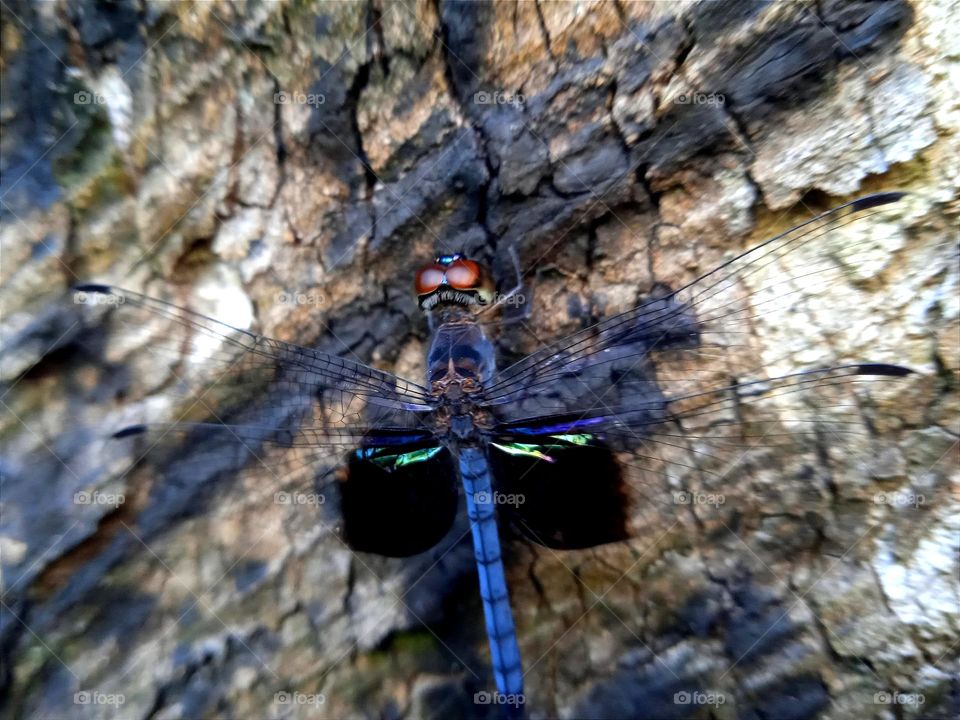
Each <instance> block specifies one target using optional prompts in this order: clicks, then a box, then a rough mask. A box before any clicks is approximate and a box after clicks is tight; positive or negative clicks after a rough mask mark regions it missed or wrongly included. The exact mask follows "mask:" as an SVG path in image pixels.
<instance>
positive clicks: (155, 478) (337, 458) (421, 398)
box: [74, 285, 456, 555]
mask: <svg viewBox="0 0 960 720" xmlns="http://www.w3.org/2000/svg"><path fill="white" fill-rule="evenodd" d="M74 300H75V302H81V303H83V304H85V305H87V306H89V307H85V308H84V310H87V311H89V313H90V314H91V315H92V317H91V319H90V322H89V325H88V326H89V328H90V332H89V333H88V340H89V341H90V343H91V344H92V345H94V346H96V347H98V348H99V349H100V352H101V353H102V355H103V357H101V358H99V362H98V365H100V366H106V367H110V366H111V363H112V364H113V366H114V367H117V368H119V367H121V366H122V367H129V366H132V370H133V372H134V373H136V375H137V379H138V381H139V382H140V384H141V385H142V386H143V387H138V388H137V390H136V391H139V392H142V394H143V400H142V402H141V403H137V404H135V407H139V408H141V412H140V414H139V415H138V416H136V417H134V418H133V420H134V422H132V423H131V424H129V425H126V426H123V427H122V428H121V429H120V430H119V431H117V432H115V434H114V440H113V441H112V442H113V443H114V444H119V445H122V446H123V448H124V449H125V453H126V455H125V457H126V459H127V460H128V465H127V466H126V467H127V474H129V473H131V472H132V473H136V475H137V477H138V478H140V477H144V478H145V479H146V481H147V482H148V483H149V486H150V492H149V499H148V500H147V501H146V502H145V506H144V512H143V513H141V514H140V516H139V520H138V522H139V523H140V524H141V526H142V527H143V529H149V528H156V529H162V528H164V527H165V526H167V525H168V524H169V522H170V519H171V517H172V516H192V515H195V514H199V513H201V512H204V511H205V509H208V508H209V506H210V505H212V504H214V503H215V498H216V497H217V494H218V493H221V492H241V493H243V495H244V497H245V498H247V501H248V502H249V503H254V504H255V503H279V504H311V505H322V504H325V503H326V502H327V501H328V500H337V501H338V502H339V504H341V505H343V508H342V512H341V513H339V514H337V517H338V518H341V516H342V518H341V519H342V524H341V525H339V526H338V528H337V529H339V530H340V531H341V535H342V536H344V538H345V539H346V541H347V542H348V544H349V545H351V546H352V547H354V548H355V549H363V550H368V551H370V552H379V553H381V554H385V555H406V554H412V553H415V552H420V551H422V550H425V549H427V548H428V547H430V545H432V544H433V543H434V542H436V540H437V539H439V537H442V535H443V533H444V532H445V531H446V529H448V528H449V526H450V524H451V523H452V514H451V513H450V511H449V506H450V503H451V500H450V497H451V495H450V493H451V492H453V503H454V505H455V501H456V484H455V477H456V475H455V472H453V471H451V472H449V473H447V474H446V475H445V476H444V475H443V471H444V470H445V464H446V465H449V462H450V461H449V457H448V456H445V455H443V456H440V457H433V456H431V457H430V458H426V457H423V456H422V453H423V451H424V449H425V448H430V447H432V448H434V449H435V450H438V449H439V448H438V444H437V442H436V441H435V440H434V435H433V429H432V426H431V419H432V416H431V412H430V411H432V410H433V408H434V402H433V399H432V398H431V396H430V395H429V393H427V391H426V390H425V389H424V388H422V387H420V386H418V385H416V384H415V383H411V382H408V381H406V380H403V379H401V378H399V377H396V376H394V375H391V374H389V373H386V372H382V371H380V370H376V369H374V368H370V367H368V366H366V365H363V364H361V363H358V362H353V361H350V360H346V359H344V358H340V357H336V356H333V355H328V354H325V353H322V352H319V351H316V350H311V349H309V348H303V347H299V346H297V345H293V344H290V343H285V342H281V341H279V340H274V339H272V338H268V337H265V336H262V335H258V334H256V333H252V332H250V331H247V330H243V329H239V328H235V327H231V326H229V325H226V324H224V323H221V322H219V321H216V320H212V319H211V318H208V317H205V316H203V315H199V314H197V313H193V312H191V311H189V310H185V309H183V308H180V307H177V306H175V305H171V304H168V303H166V302H163V301H161V300H156V299H153V298H149V297H146V296H143V295H139V294H137V293H131V292H128V291H124V290H119V289H116V288H112V287H106V286H99V285H96V286H95V285H85V286H79V287H77V288H75V289H74ZM96 330H101V331H102V335H100V337H102V338H105V339H104V340H103V342H102V343H101V344H100V345H98V344H97V342H95V341H94V339H95V338H96V337H97V335H96ZM92 338H93V339H92ZM156 406H159V409H158V410H156V411H154V407H156ZM158 416H159V417H161V418H163V419H164V420H167V419H170V420H173V421H174V422H153V420H154V419H156V418H157V417H158ZM127 443H130V444H129V445H127ZM376 453H379V455H376ZM417 453H421V455H417ZM435 454H436V453H435ZM375 455H376V456H375ZM391 455H392V456H396V457H399V458H402V459H404V460H403V461H401V462H400V463H399V464H396V463H395V465H396V467H389V472H387V471H385V469H384V468H387V467H388V463H387V462H386V461H385V460H384V459H383V458H384V457H388V456H391ZM412 458H419V462H416V463H411V464H410V467H407V466H406V465H405V464H404V462H408V461H411V459H412ZM129 461H132V465H130V464H129ZM413 465H415V466H416V467H415V468H414V467H413ZM344 466H345V468H346V470H345V471H344V470H343V468H344ZM338 468H341V472H340V473H339V474H338V473H337V469H338ZM444 483H445V484H444ZM418 497H431V498H433V500H432V505H430V506H429V507H425V506H424V504H423V503H422V502H418V501H417V498H418ZM402 518H407V520H406V522H410V518H416V519H417V521H416V522H413V523H411V525H410V526H408V527H407V528H406V536H404V537H399V536H393V537H391V534H390V533H389V532H388V530H389V528H390V527H392V525H391V523H392V524H393V525H396V524H397V523H399V522H403V520H402Z"/></svg>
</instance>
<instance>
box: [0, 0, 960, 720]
mask: <svg viewBox="0 0 960 720" xmlns="http://www.w3.org/2000/svg"><path fill="white" fill-rule="evenodd" d="M0 17H2V34H3V39H4V43H3V49H2V52H0V61H2V66H0V69H2V73H3V90H2V109H3V112H2V117H0V122H2V129H3V139H2V170H3V175H2V181H0V199H2V201H3V204H2V207H0V212H2V215H0V216H2V218H3V228H2V230H0V236H2V242H3V260H4V262H3V267H2V268H0V273H2V288H0V298H2V307H3V316H2V318H0V320H2V332H3V354H2V371H3V382H4V388H5V390H6V393H5V395H4V398H3V402H4V412H3V413H2V414H0V418H2V420H0V422H2V423H3V425H2V431H0V433H2V434H0V437H2V439H3V442H2V465H0V470H2V473H3V492H2V498H0V500H2V504H0V515H2V517H0V553H2V558H0V560H2V571H3V605H2V608H0V611H2V614H0V618H2V627H0V653H2V658H3V663H2V668H3V669H2V677H0V682H2V686H3V692H2V693H0V695H2V696H3V700H2V701H0V702H2V703H3V706H4V707H5V711H6V712H10V713H12V714H13V715H15V716H21V717H49V718H59V717H124V718H134V717H153V718H174V717H187V718H195V717H214V716H217V717H220V716H227V717H268V716H269V717H288V716H289V717H301V716H302V717H330V718H346V717H391V718H393V717H405V718H426V717H436V718H446V717H494V715H493V713H494V712H495V711H496V708H492V707H490V706H483V705H476V704H475V703H474V698H473V693H474V692H476V691H479V690H482V689H484V688H485V687H488V686H489V685H490V681H489V670H488V659H487V657H486V654H485V653H486V649H485V644H486V641H485V638H484V636H483V631H482V627H483V625H482V614H481V610H480V604H479V601H478V599H477V597H476V580H475V571H474V569H473V567H472V556H471V552H470V546H469V538H463V540H462V542H459V543H455V542H450V543H447V544H446V545H444V546H442V547H441V548H440V550H438V551H437V552H436V553H434V554H428V555H427V556H424V557H418V558H416V559H413V560H411V561H409V562H398V561H387V560H383V559H377V558H371V557H367V556H363V557H358V556H355V555H353V554H351V553H349V552H348V551H347V550H345V549H344V547H343V546H342V544H340V543H339V541H337V540H336V538H334V537H333V536H332V535H331V534H330V533H327V532H324V531H323V526H322V524H319V523H318V520H317V517H316V515H315V514H313V513H310V512H305V511H304V509H303V508H298V507H291V506H289V505H283V504H276V503H268V504H267V506H266V507H265V506H264V503H262V502H256V501H254V500H252V499H251V498H253V497H254V495H256V497H263V496H264V494H266V496H268V497H272V496H273V491H274V490H276V489H278V488H279V486H277V487H274V486H273V484H272V483H273V481H272V480H271V479H269V478H263V479H262V482H261V483H260V484H259V485H258V486H252V485H251V484H250V483H249V482H239V481H238V482H236V483H234V484H232V485H227V486H223V487H220V486H204V487H183V488H180V489H179V490H177V491H176V493H174V492H173V491H172V490H171V495H170V496H169V498H168V502H167V503H166V504H165V505H162V506H161V505H159V504H157V501H156V500H155V498H151V496H150V494H149V489H145V488H143V487H139V486H137V485H136V483H135V482H134V480H133V477H132V476H127V475H125V474H124V472H123V471H124V469H125V467H126V465H125V464H124V463H125V462H126V461H128V460H129V458H125V457H119V456H117V455H115V454H111V452H110V451H109V450H107V449H105V448H106V447H107V444H108V438H107V436H108V435H109V432H110V431H111V430H113V429H116V428H118V427H121V426H122V425H123V424H124V423H128V422H130V421H131V419H134V418H136V417H138V416H139V414H140V413H141V412H142V411H143V410H144V408H145V407H147V406H148V405H149V404H150V402H151V398H154V397H155V396H157V395H159V394H160V392H161V391H162V390H163V389H164V385H165V383H169V382H170V377H171V376H170V374H169V373H170V367H167V366H164V365H160V364H158V363H157V362H156V361H155V360H151V359H150V357H149V348H150V337H149V334H147V333H144V335H143V337H141V338H140V340H139V344H137V343H134V345H133V346H131V347H127V348H124V349H123V350H124V352H122V353H119V354H118V353H117V352H115V351H116V348H112V350H111V348H110V347H109V346H108V343H107V341H108V338H102V337H97V336H95V335H91V334H90V332H89V328H87V327H86V326H84V325H83V324H82V323H79V322H78V317H79V316H78V315H77V314H76V308H72V307H70V305H69V303H66V302H65V301H64V298H65V297H67V291H68V288H69V287H70V286H71V285H72V284H74V283H77V282H80V281H84V282H107V283H112V284H116V285H119V286H121V287H125V288H129V289H131V290H135V291H139V292H144V293H146V294H148V295H153V296H158V297H163V298H167V299H169V300H171V301H173V302H176V303H177V304H180V305H184V306H189V307H191V308H193V309H195V310H197V311H199V312H203V313H205V314H207V315H210V316H212V317H216V318H219V319H222V320H224V321H225V322H228V323H232V324H244V326H249V327H251V328H253V329H256V330H257V331H258V332H262V333H264V334H266V335H268V336H271V337H277V338H281V339H284V340H288V341H291V342H296V343H298V344H301V345H307V346H310V347H317V348H320V349H322V350H325V351H327V352H332V353H336V354H342V355H344V356H349V357H358V358H360V359H361V360H363V361H364V362H368V363H370V364H373V365H375V366H376V367H379V368H382V369H386V370H390V371H392V372H396V373H398V374H400V375H401V376H403V377H409V378H412V379H415V380H418V381H419V379H420V377H422V373H423V360H422V357H423V353H424V348H425V343H426V341H427V329H426V325H425V323H424V321H423V320H422V318H421V317H420V316H419V315H418V313H417V311H416V302H415V299H414V298H413V295H412V293H411V292H410V286H411V281H412V277H413V274H414V272H415V270H416V268H417V267H418V266H419V265H421V264H423V263H424V262H427V261H429V260H430V259H431V258H432V257H433V256H434V255H435V254H437V253H440V252H453V251H462V252H465V253H466V254H469V255H471V256H475V257H478V258H480V259H483V260H489V261H492V262H493V268H494V273H495V275H496V277H497V279H498V281H499V284H500V286H501V287H508V286H509V285H510V284H511V279H512V275H511V273H512V268H511V265H510V262H509V253H508V252H507V251H508V249H509V248H514V249H515V250H516V251H517V252H518V254H519V257H520V259H521V265H522V267H523V268H524V270H526V271H527V273H526V278H525V286H524V290H523V292H524V293H526V294H527V295H528V297H529V298H532V302H533V306H534V311H533V314H532V316H531V317H530V318H529V319H528V320H527V321H526V325H527V326H529V328H530V329H531V331H530V332H526V331H524V330H520V329H518V328H516V327H514V328H509V329H507V330H506V331H505V332H504V333H503V334H502V335H501V336H500V338H499V343H500V349H501V351H502V354H503V356H504V357H505V358H515V357H519V356H520V355H521V354H523V353H525V352H529V351H532V350H534V349H535V348H536V347H537V345H538V343H539V342H540V340H541V339H544V340H549V339H552V338H556V337H559V336H560V335H562V334H563V333H566V332H570V331H573V330H576V329H579V328H580V327H582V326H583V325H584V323H586V322H588V321H589V320H590V319H591V318H596V317H600V316H603V315H604V314H606V313H608V312H611V311H613V310H615V309H622V308H624V307H629V306H630V305H631V304H632V303H635V302H637V300H638V299H639V298H641V297H643V296H644V295H645V294H647V293H649V292H651V291H652V290H653V289H654V288H655V287H656V286H658V285H669V286H672V287H676V286H677V285H678V284H679V283H681V282H683V281H685V280H689V279H691V278H692V277H696V276H697V275H698V274H700V273H702V272H703V271H705V270H708V269H710V268H711V267H712V266H713V265H716V264H717V263H719V262H720V261H722V260H723V258H724V257H728V256H729V254H730V253H731V252H733V251H739V250H742V249H745V248H748V247H750V246H752V245H753V244H755V243H756V242H758V241H760V240H762V239H764V238H765V237H768V236H770V235H773V234H775V233H776V232H778V231H781V230H783V229H785V228H788V227H790V226H792V225H793V224H796V223H797V222H799V221H801V220H803V219H806V218H808V217H809V216H810V215H811V212H812V211H819V210H823V209H826V208H827V207H830V206H832V205H836V204H839V203H840V202H842V201H843V200H845V199H848V198H850V197H854V196H856V195H859V194H863V193H866V192H873V191H879V190H887V189H905V190H910V191H914V192H915V195H914V196H913V197H912V198H911V199H910V200H909V202H907V203H905V204H904V205H903V206H902V207H900V208H899V209H896V210H894V211H892V212H890V213H889V214H887V215H885V216H884V218H883V226H882V232H881V231H878V232H879V234H880V235H881V236H882V238H881V239H880V240H878V249H877V253H878V260H877V262H878V265H877V267H876V268H874V269H873V270H867V269H863V274H862V275H859V276H858V277H856V278H853V279H852V280H851V283H850V286H849V287H844V288H842V289H838V290H837V294H836V295H835V296H833V295H830V296H825V297H814V298H811V300H810V303H809V306H808V307H807V312H806V314H805V315H804V316H803V318H798V317H789V318H788V317H783V318H780V317H763V318H760V319H758V320H757V322H756V325H755V328H754V335H755V337H754V340H755V341H756V342H757V343H758V346H759V347H760V353H761V355H762V354H763V353H764V352H766V351H768V350H769V351H772V350H773V349H776V350H777V351H778V353H779V356H782V355H783V352H784V350H785V349H787V350H789V354H790V358H791V362H792V363H794V365H795V366H796V367H799V366H801V365H802V364H803V363H804V362H806V361H807V360H808V357H807V356H808V355H809V354H810V353H811V352H814V351H816V352H819V351H821V350H822V351H823V353H825V356H829V357H838V358H853V359H859V360H870V361H876V362H892V363H901V364H905V365H909V366H910V367H911V368H913V369H915V370H917V373H916V374H915V375H914V376H911V377H910V378H908V379H906V380H905V381H904V383H903V384H902V385H900V386H898V389H897V390H896V391H894V392H892V393H889V394H886V395H883V396H881V397H878V398H873V399H872V401H871V404H870V405H869V407H868V406H864V408H863V413H864V417H865V423H867V424H868V426H869V430H870V433H871V434H872V436H873V437H872V439H873V442H874V443H875V444H874V447H875V448H876V456H875V462H874V463H873V464H872V465H871V467H862V466H849V465H842V466H838V467H836V468H834V472H833V473H832V477H831V482H830V483H829V484H828V485H823V486H817V487H814V488H805V489H801V490H797V488H798V487H799V485H798V484H797V482H795V479H794V480H792V481H788V480H787V479H786V476H787V472H788V471H787V468H788V467H792V466H793V459H792V458H789V457H784V458H783V468H784V474H783V476H782V477H781V476H778V477H773V478H770V477H765V476H762V475H760V474H753V475H750V474H748V473H746V472H745V473H744V474H743V476H738V477H736V478H731V480H730V483H731V485H730V487H729V488H727V489H726V491H727V492H728V493H729V494H730V496H731V497H734V496H736V497H738V498H740V500H739V501H738V504H737V506H736V507H729V508H728V511H729V512H727V513H726V514H725V515H724V521H723V523H722V524H720V525H717V524H711V523H709V522H705V521H704V519H703V518H698V517H694V516H693V515H691V516H690V517H687V518H686V519H685V520H683V521H682V522H680V524H679V525H676V524H675V525H670V524H669V523H670V522H672V521H673V519H672V518H670V519H669V521H668V522H666V523H664V524H663V525H662V526H661V525H660V524H659V522H658V523H656V524H654V525H652V526H651V528H650V530H649V532H648V533H647V534H646V535H645V536H644V537H640V538H638V539H637V540H636V541H632V542H630V543H625V544H622V545H617V546H605V547H602V548H600V549H596V550H591V551H576V552H569V553H554V552H552V551H548V550H545V549H534V548H532V547H528V546H526V545H520V546H517V547H516V548H515V549H514V550H513V553H512V555H511V557H510V562H509V565H508V576H509V577H508V580H509V582H510V585H511V593H512V600H513V605H514V608H515V613H516V619H517V626H518V631H519V635H520V644H521V649H522V651H523V654H524V657H525V662H526V669H527V671H528V675H527V678H526V683H527V693H528V694H527V698H526V703H527V711H528V713H529V714H530V715H531V717H565V718H581V717H616V718H620V717H624V718H625V717H632V718H633V717H648V718H657V719H659V718H669V717H690V716H694V717H713V716H716V717H731V718H732V717H741V718H757V719H759V718H808V717H823V718H837V719H840V718H862V717H884V718H902V717H928V718H946V717H957V716H958V715H960V681H958V677H960V660H958V656H960V612H958V610H960V587H958V574H960V565H958V538H960V492H958V489H960V470H958V466H960V459H958V445H957V439H958V437H960V394H958V391H957V389H958V385H960V377H958V370H960V301H958V297H960V280H958V265H957V219H958V205H957V193H958V188H960V143H958V140H957V133H958V130H960V102H958V100H957V93H956V82H957V77H958V74H960V46H958V45H957V41H956V39H955V37H956V34H955V32H954V29H955V27H956V26H957V24H958V23H960V14H958V6H957V5H956V4H951V3H949V2H947V1H946V0H943V1H934V0H929V1H921V0H917V1H915V2H905V1H894V2H886V3H878V4H873V3H866V2H849V3H846V2H834V1H833V0H828V1H824V2H817V3H814V2H796V3H772V4H766V3H760V2H750V1H747V2H730V3H714V2H693V3H682V4H681V3H677V4H673V3H659V2H658V3H654V2H649V3H648V2H629V1H625V0H622V1H613V2H605V1H604V2H554V1H542V2H539V1H533V0H530V1H523V2H520V1H517V2H507V1H504V2H449V1H447V0H438V1H437V2H434V1H433V0H396V1H395V2H393V1H390V0H369V2H350V1H345V2H312V3H297V2H279V1H278V2H274V1H270V2H265V3H253V2H251V3H230V2H202V3H187V2H184V3H175V2H171V3H166V2H143V3H138V4H120V5H117V6H106V5H100V4H99V3H97V4H94V3H84V2H44V3H30V2H25V1H24V2H10V3H4V5H3V8H2V11H0ZM845 232H846V231H845ZM849 232H856V229H851V230H849ZM842 237H844V236H843V235H841V238H842ZM858 270H860V269H858ZM291 298H294V299H295V301H293V302H291V301H290V299H291ZM98 343H99V344H98ZM185 352H186V350H185ZM184 362H185V361H184ZM190 381H191V379H189V378H188V383H189V382H190ZM179 409H182V408H181V407H179V406H178V407H167V408H166V410H167V411H169V412H170V413H175V412H176V411H178V410H179ZM761 489H763V490H766V491H771V492H761V491H760V490H761ZM92 491H97V492H102V493H115V494H122V495H123V496H124V498H125V501H124V503H123V504H122V505H120V506H119V507H116V506H104V505H89V504H81V503H78V502H77V501H76V499H75V498H76V493H78V492H80V493H83V492H88V493H89V492H92ZM878 494H881V495H883V497H884V498H888V497H894V496H895V497H897V498H908V499H909V498H913V500H912V501H911V502H896V503H891V502H887V501H885V500H883V498H881V500H879V501H878V500H877V497H878ZM751 498H754V501H751ZM684 514H687V513H686V511H684ZM145 517H147V518H148V519H147V520H144V518H145ZM145 527H149V531H145V530H144V528H145ZM461 530H462V527H461ZM661 531H662V532H661ZM457 534H459V533H457ZM283 692H289V693H299V695H295V696H294V695H289V696H287V697H286V698H284V697H283V696H282V695H280V696H278V693H283ZM697 692H700V693H701V695H695V693H697ZM76 693H88V694H87V695H86V696H77V695H76ZM678 693H681V694H683V693H694V695H688V696H687V702H686V703H685V702H684V699H683V698H682V697H681V698H679V699H678V698H677V694H678ZM710 693H712V695H710ZM111 698H112V699H111ZM120 698H122V704H117V703H120V702H121V700H120ZM691 703H693V704H691Z"/></svg>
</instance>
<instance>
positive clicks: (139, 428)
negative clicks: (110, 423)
mask: <svg viewBox="0 0 960 720" xmlns="http://www.w3.org/2000/svg"><path fill="white" fill-rule="evenodd" d="M146 431H147V426H146V425H142V424H141V425H128V426H127V427H125V428H123V429H121V430H118V431H117V432H115V433H114V434H113V435H112V436H111V437H113V439H114V440H120V439H122V438H127V437H133V436H135V435H143V434H144V433H145V432H146Z"/></svg>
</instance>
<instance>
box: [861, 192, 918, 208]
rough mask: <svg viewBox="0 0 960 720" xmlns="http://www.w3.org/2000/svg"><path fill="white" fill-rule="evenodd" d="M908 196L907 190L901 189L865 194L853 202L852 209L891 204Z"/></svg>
mask: <svg viewBox="0 0 960 720" xmlns="http://www.w3.org/2000/svg"><path fill="white" fill-rule="evenodd" d="M906 196H907V193H906V192H903V191H899V190H892V191H890V192H880V193H873V194H871V195H864V196H863V197H862V198H857V199H856V200H854V201H853V202H852V203H851V209H852V210H854V211H857V210H869V209H870V208H875V207H880V206H881V205H890V204H892V203H895V202H898V201H900V200H902V199H903V198H905V197H906Z"/></svg>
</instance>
